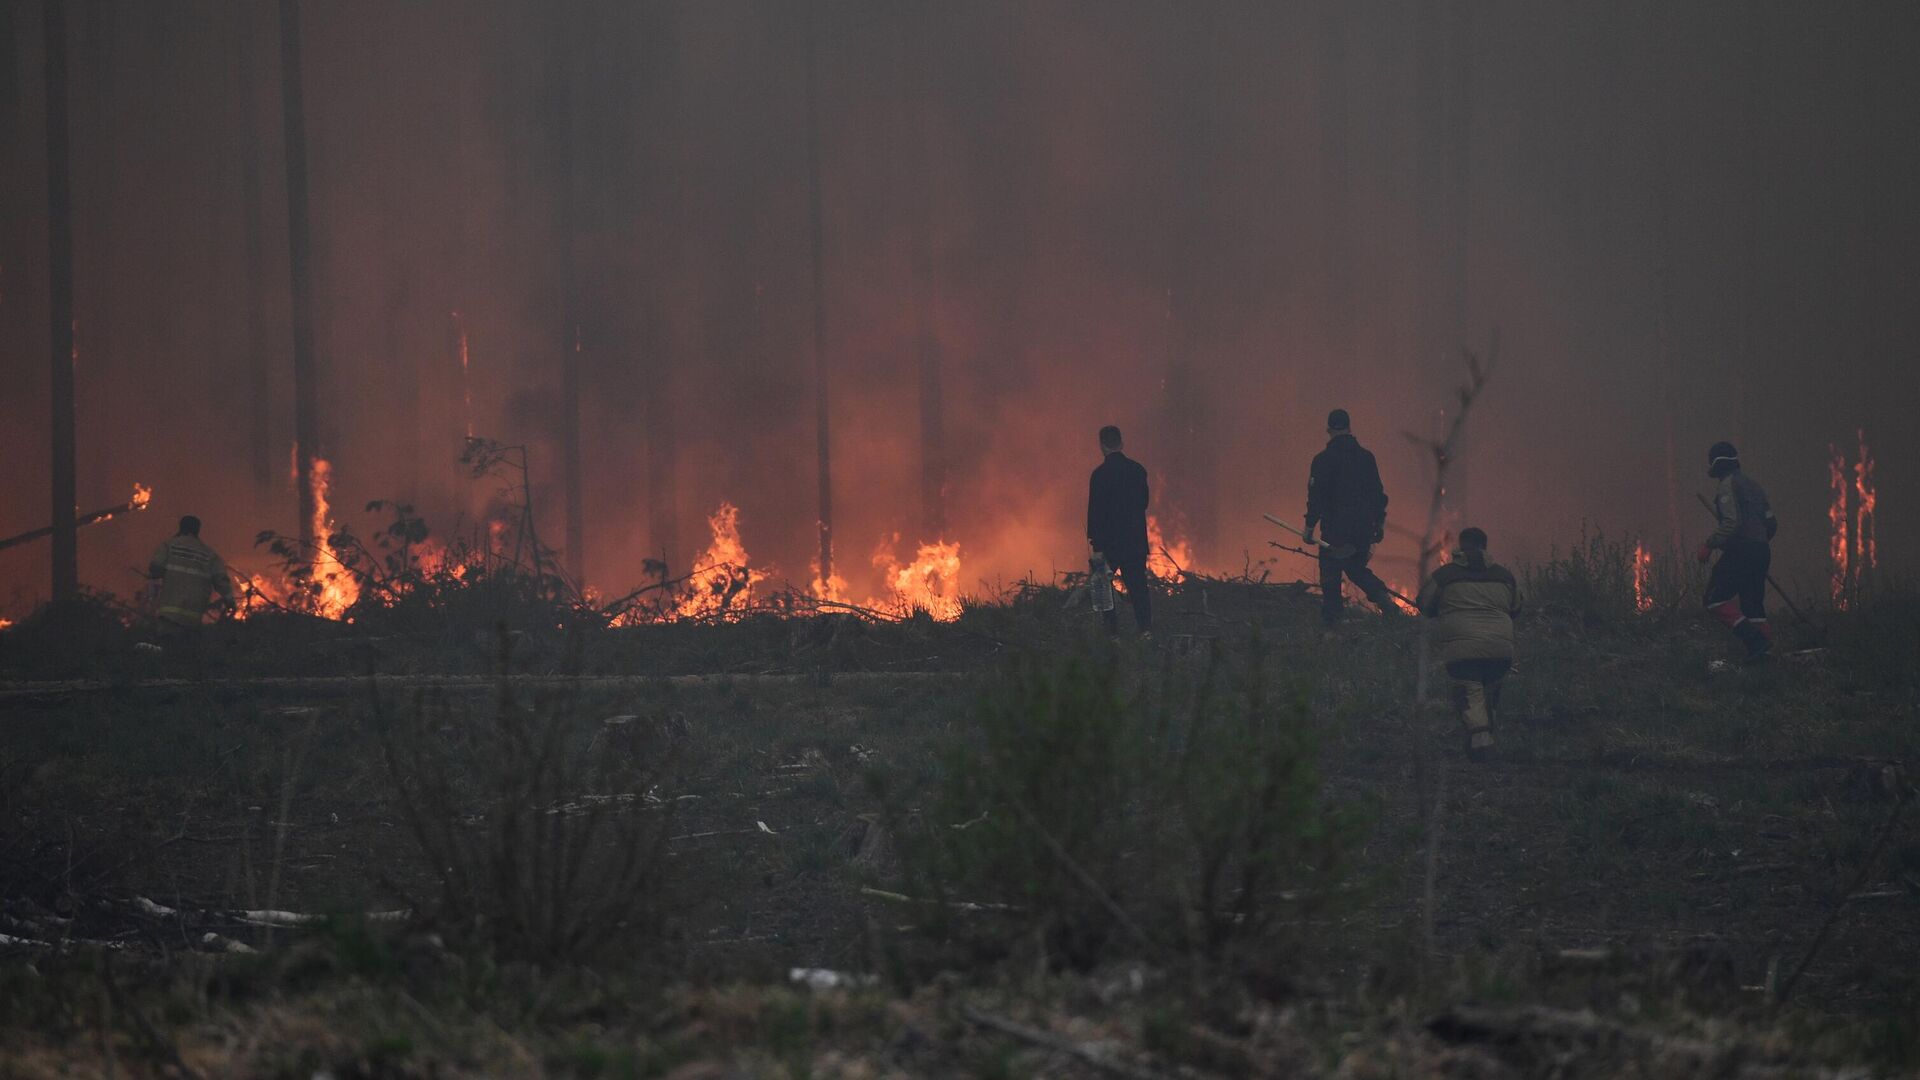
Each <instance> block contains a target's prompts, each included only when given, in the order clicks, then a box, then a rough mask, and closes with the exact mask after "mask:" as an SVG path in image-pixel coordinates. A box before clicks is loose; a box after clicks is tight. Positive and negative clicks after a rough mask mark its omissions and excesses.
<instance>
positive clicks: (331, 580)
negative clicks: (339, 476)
mask: <svg viewBox="0 0 1920 1080" xmlns="http://www.w3.org/2000/svg"><path fill="white" fill-rule="evenodd" d="M332 489H333V465H332V463H330V462H328V461H327V460H326V459H325V458H314V459H313V544H314V551H313V585H314V611H315V613H316V614H318V615H320V616H322V617H324V618H328V619H344V618H346V615H347V610H348V609H349V608H351V607H353V605H354V603H355V602H356V601H358V600H359V599H360V581H359V579H357V578H355V577H354V576H353V572H352V571H351V570H348V569H347V567H346V564H345V563H343V562H341V560H340V556H339V553H338V552H336V551H335V550H334V548H333V530H334V523H333V520H332V517H331V511H330V508H329V507H328V505H327V494H328V493H329V492H330V491H331V490H332Z"/></svg>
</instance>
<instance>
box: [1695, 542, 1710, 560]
mask: <svg viewBox="0 0 1920 1080" xmlns="http://www.w3.org/2000/svg"><path fill="white" fill-rule="evenodd" d="M1693 557H1694V558H1696V559H1698V560H1700V561H1701V562H1706V561H1707V560H1709V559H1711V558H1713V549H1712V548H1710V547H1708V546H1707V545H1705V544H1701V545H1700V550H1699V551H1696V552H1694V553H1693Z"/></svg>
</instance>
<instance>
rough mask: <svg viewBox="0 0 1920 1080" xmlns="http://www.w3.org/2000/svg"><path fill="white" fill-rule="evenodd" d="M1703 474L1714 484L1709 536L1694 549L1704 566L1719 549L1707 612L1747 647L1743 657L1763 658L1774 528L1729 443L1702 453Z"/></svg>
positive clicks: (1769, 636) (1768, 507) (1768, 633)
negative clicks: (1717, 485)
mask: <svg viewBox="0 0 1920 1080" xmlns="http://www.w3.org/2000/svg"><path fill="white" fill-rule="evenodd" d="M1707 475H1708V476H1711V477H1713V478H1714V479H1715V480H1718V481H1720V488H1719V490H1718V491H1716V492H1714V496H1713V516H1714V517H1715V518H1716V519H1717V522H1716V525H1715V528H1714V530H1713V535H1712V536H1709V537H1707V541H1706V543H1704V544H1701V545H1700V552H1699V559H1700V561H1701V562H1706V561H1707V560H1709V559H1711V558H1712V557H1713V551H1714V549H1715V548H1718V549H1720V561H1719V562H1717V563H1714V564H1713V574H1712V575H1711V576H1710V577H1709V578H1708V579H1707V610H1708V611H1710V612H1712V613H1713V614H1714V616H1715V617H1716V618H1718V619H1719V620H1720V621H1721V622H1723V623H1725V624H1726V625H1727V628H1728V629H1730V630H1732V631H1733V633H1734V636H1735V637H1737V638H1739V639H1740V641H1741V643H1742V644H1744V645H1745V646H1746V647H1747V656H1748V657H1749V658H1751V659H1754V660H1762V659H1765V658H1766V656H1767V654H1768V653H1769V652H1770V651H1772V649H1773V627H1772V625H1771V624H1770V623H1768V622H1767V571H1768V569H1769V568H1771V567H1772V565H1773V534H1774V533H1775V532H1777V531H1779V528H1780V523H1779V522H1778V521H1776V520H1774V516H1773V506H1772V504H1770V503H1769V502H1768V501H1767V493H1766V490H1765V489H1763V488H1762V487H1761V486H1760V484H1759V482H1758V481H1756V480H1754V479H1753V478H1752V477H1750V476H1748V475H1747V474H1746V473H1745V472H1742V471H1741V469H1740V454H1739V452H1738V451H1736V450H1734V448H1733V444H1732V443H1729V442H1717V443H1714V444H1713V447H1712V449H1710V450H1708V451H1707Z"/></svg>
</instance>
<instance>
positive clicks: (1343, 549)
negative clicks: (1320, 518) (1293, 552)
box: [1260, 514, 1360, 559]
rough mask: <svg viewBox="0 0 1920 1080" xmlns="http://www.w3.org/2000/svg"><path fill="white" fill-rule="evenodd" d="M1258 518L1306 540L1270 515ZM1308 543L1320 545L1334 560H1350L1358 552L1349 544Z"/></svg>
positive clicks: (1297, 531)
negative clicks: (1264, 519)
mask: <svg viewBox="0 0 1920 1080" xmlns="http://www.w3.org/2000/svg"><path fill="white" fill-rule="evenodd" d="M1260 516H1261V517H1263V518H1266V519H1267V520H1268V521H1270V522H1272V523H1273V524H1275V525H1278V526H1280V527H1281V528H1283V529H1285V530H1287V531H1288V532H1290V533H1292V534H1293V535H1295V536H1297V537H1299V538H1300V539H1302V540H1306V539H1307V534H1306V533H1304V532H1301V531H1300V530H1299V529H1296V528H1294V527H1293V526H1291V525H1289V524H1287V523H1286V522H1284V521H1281V520H1280V519H1279V518H1277V517H1274V516H1273V515H1272V514H1261V515H1260ZM1310 542H1311V543H1315V544H1318V545H1320V550H1321V551H1322V552H1324V553H1326V554H1327V555H1328V556H1329V557H1331V558H1335V559H1351V558H1353V554H1354V552H1356V551H1358V550H1360V549H1359V548H1356V547H1354V546H1353V545H1351V544H1341V545H1340V546H1338V547H1335V546H1334V545H1332V544H1329V543H1327V542H1326V541H1325V540H1313V541H1310Z"/></svg>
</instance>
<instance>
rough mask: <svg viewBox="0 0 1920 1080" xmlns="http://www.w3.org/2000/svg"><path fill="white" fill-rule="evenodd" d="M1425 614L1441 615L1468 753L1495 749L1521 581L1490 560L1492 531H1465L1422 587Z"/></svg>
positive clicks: (1479, 756)
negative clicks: (1448, 559) (1495, 728)
mask: <svg viewBox="0 0 1920 1080" xmlns="http://www.w3.org/2000/svg"><path fill="white" fill-rule="evenodd" d="M1419 608H1420V614H1422V615H1425V616H1426V617H1427V618H1429V619H1438V620H1440V626H1439V630H1438V638H1439V653H1440V660H1441V661H1442V662H1443V663H1445V664H1446V665H1447V674H1448V675H1450V676H1452V677H1453V703H1454V707H1455V708H1456V709H1458V710H1459V712H1460V719H1461V720H1462V721H1463V722H1464V723H1465V725H1466V729H1467V757H1469V758H1471V759H1473V760H1475V761H1481V760H1484V759H1485V758H1486V757H1487V755H1488V753H1489V752H1491V751H1492V749H1493V714H1494V712H1495V710H1497V709H1498V708H1499V705H1500V682H1501V680H1502V679H1505V678H1506V677H1507V672H1508V670H1510V669H1511V668H1512V667H1513V620H1514V619H1515V617H1517V616H1518V615H1519V614H1520V587H1519V586H1518V585H1516V584H1515V583H1514V580H1513V575H1512V574H1511V573H1509V572H1508V570H1507V568H1506V567H1504V566H1501V565H1499V564H1497V563H1490V562H1488V561H1487V534H1486V533H1485V532H1484V531H1482V530H1480V529H1473V528H1469V529H1462V530H1461V531H1460V550H1458V551H1456V552H1454V553H1453V561H1452V562H1450V563H1448V564H1447V565H1445V566H1443V567H1441V568H1440V569H1439V570H1436V571H1434V574H1433V576H1432V577H1431V578H1428V579H1427V584H1426V587H1424V588H1422V589H1421V590H1420V603H1419Z"/></svg>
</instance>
